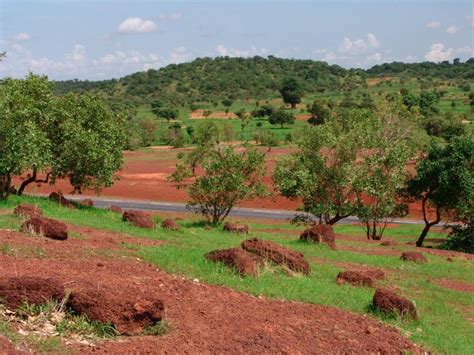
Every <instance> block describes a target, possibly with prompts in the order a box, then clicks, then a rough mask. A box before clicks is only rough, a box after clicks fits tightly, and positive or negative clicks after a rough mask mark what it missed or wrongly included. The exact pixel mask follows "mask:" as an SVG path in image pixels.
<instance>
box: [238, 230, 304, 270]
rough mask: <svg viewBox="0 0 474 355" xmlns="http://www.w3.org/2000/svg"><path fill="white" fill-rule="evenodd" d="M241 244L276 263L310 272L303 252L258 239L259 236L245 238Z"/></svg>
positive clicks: (245, 248)
mask: <svg viewBox="0 0 474 355" xmlns="http://www.w3.org/2000/svg"><path fill="white" fill-rule="evenodd" d="M241 246H242V248H243V249H244V250H246V251H248V252H250V253H253V254H256V255H258V256H260V257H262V258H264V259H266V260H269V261H272V262H274V263H275V264H279V265H285V266H287V267H288V268H289V269H290V270H293V271H296V272H301V273H303V274H309V271H310V267H309V263H308V262H307V261H306V260H305V259H304V257H303V254H301V253H299V252H297V251H294V250H291V249H288V248H285V247H282V246H281V245H278V244H276V243H274V242H271V241H268V240H258V239H257V238H252V239H247V240H244V241H243V242H242V244H241Z"/></svg>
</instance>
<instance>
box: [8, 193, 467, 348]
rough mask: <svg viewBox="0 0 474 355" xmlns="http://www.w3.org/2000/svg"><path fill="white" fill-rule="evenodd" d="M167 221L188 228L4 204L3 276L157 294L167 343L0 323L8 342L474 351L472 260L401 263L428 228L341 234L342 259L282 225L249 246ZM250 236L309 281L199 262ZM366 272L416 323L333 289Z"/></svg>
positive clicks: (254, 232)
mask: <svg viewBox="0 0 474 355" xmlns="http://www.w3.org/2000/svg"><path fill="white" fill-rule="evenodd" d="M20 202H28V203H32V204H35V205H38V206H39V207H40V208H42V209H43V211H44V213H45V216H47V217H52V218H56V219H58V220H61V221H64V222H66V223H67V224H68V227H69V231H70V237H69V239H68V240H66V241H54V240H48V239H45V238H34V237H30V236H28V235H26V234H24V233H19V232H18V230H19V226H20V224H21V223H22V220H21V219H20V218H18V217H14V216H13V215H12V210H13V208H14V207H15V206H16V205H17V204H18V203H20ZM165 217H176V218H178V219H177V221H178V223H179V224H180V226H181V230H180V231H168V230H164V229H162V228H159V227H158V228H157V229H156V230H145V229H140V228H136V227H132V226H130V225H129V224H127V223H125V222H123V221H122V220H121V216H120V215H118V214H115V213H113V212H109V211H106V210H97V209H94V208H87V207H80V208H79V209H76V210H71V209H68V208H65V207H60V206H59V205H57V204H55V203H54V202H51V201H48V200H46V199H43V198H33V197H23V198H18V197H12V198H11V199H9V200H8V201H7V202H5V201H4V202H1V203H0V230H1V233H0V250H1V254H2V255H1V263H0V269H1V271H2V274H4V275H10V276H13V275H16V276H41V275H47V276H48V277H50V275H51V270H55V272H54V274H55V277H57V278H59V279H60V280H62V281H63V282H69V283H70V284H71V285H75V284H76V285H77V286H78V287H79V285H80V284H81V282H88V283H92V284H97V285H101V286H100V287H101V289H102V292H104V293H107V292H115V293H117V292H118V293H119V294H123V295H128V296H130V297H131V295H132V294H131V293H130V291H127V289H130V287H132V288H133V289H136V288H138V289H139V290H141V291H142V292H152V293H153V294H155V296H156V297H158V298H160V299H161V300H163V301H164V303H165V306H166V325H167V326H166V332H165V333H166V334H165V335H161V336H158V335H156V336H143V335H135V336H130V337H126V336H119V337H118V336H113V337H112V339H109V340H103V339H102V338H100V337H99V338H95V339H92V340H91V339H89V343H88V345H84V343H83V344H81V343H78V342H76V341H74V340H73V339H71V338H68V336H67V334H62V333H60V334H56V335H54V336H44V335H41V334H39V335H38V334H37V335H34V334H33V335H32V334H31V333H29V334H28V335H24V334H23V335H21V334H19V333H17V332H15V331H14V326H13V325H12V324H10V323H9V322H5V321H1V320H0V329H2V333H3V334H4V335H6V336H7V337H8V338H10V339H11V340H12V341H14V342H15V343H16V344H20V345H23V346H26V347H28V348H30V349H35V350H37V351H45V350H52V351H64V350H68V351H72V352H74V351H77V350H82V351H86V350H87V349H88V348H90V346H91V345H90V343H92V344H93V345H94V347H95V351H99V352H107V351H108V352H120V351H124V349H130V348H131V347H133V348H134V349H136V350H142V351H147V349H148V350H150V349H156V347H159V348H160V349H163V351H166V350H167V349H168V350H172V349H176V346H178V344H179V346H180V349H181V350H182V351H191V352H201V351H206V350H207V351H208V350H209V349H210V346H212V349H213V351H232V352H234V351H243V352H246V351H250V350H251V351H263V352H274V351H282V350H284V351H289V352H297V351H299V350H302V349H305V348H306V349H307V347H308V346H312V347H313V349H314V350H315V351H317V350H319V351H328V350H329V351H331V350H332V351H334V349H341V351H344V349H345V351H359V352H360V351H364V352H366V351H368V352H374V351H389V352H393V351H394V350H395V349H397V351H400V349H402V348H404V349H405V350H409V351H411V352H418V351H419V349H418V350H417V348H416V347H414V346H413V345H410V343H407V342H406V340H403V338H402V337H401V335H403V336H404V337H406V338H407V339H409V340H410V341H411V342H413V343H415V344H417V346H421V347H423V349H426V350H428V351H435V352H443V353H466V354H468V353H472V351H473V350H474V348H473V347H472V342H471V341H470V335H471V334H472V332H473V330H474V327H473V319H474V308H473V306H474V304H473V302H472V294H473V293H474V278H473V275H474V273H473V264H472V263H473V260H474V259H473V257H472V255H468V254H462V253H456V252H447V251H440V250H437V249H432V248H422V249H420V248H417V251H422V252H423V254H424V255H425V256H426V257H427V258H428V264H417V263H412V262H407V261H402V260H400V254H401V253H402V252H403V251H409V250H414V249H415V247H414V246H413V245H412V242H413V240H414V237H415V236H416V235H417V233H418V232H419V231H420V228H421V226H393V227H391V228H389V229H388V230H387V232H386V236H385V237H384V240H385V241H387V240H388V241H391V242H393V244H392V245H391V246H381V245H380V244H379V242H368V241H366V240H365V238H364V237H363V235H362V229H361V228H360V227H358V226H351V225H344V226H339V227H336V233H337V236H336V240H337V242H336V244H337V249H336V250H331V249H330V248H328V247H327V246H325V245H314V244H307V243H304V242H300V241H298V235H299V234H300V232H301V231H302V229H301V228H299V227H295V226H292V225H289V224H287V223H285V222H279V223H275V222H274V221H265V220H245V221H243V220H241V221H240V222H245V223H248V224H249V225H250V229H251V232H250V234H249V235H248V236H241V235H235V234H229V233H226V232H223V231H222V229H221V227H216V228H209V227H207V226H206V225H204V224H203V223H202V222H201V221H200V220H199V219H198V218H196V217H194V216H191V215H186V214H181V215H172V214H160V215H159V216H155V217H154V218H155V221H157V222H160V221H161V220H162V219H163V218H165ZM250 237H258V238H259V239H263V240H271V241H274V242H277V243H278V244H280V245H283V246H286V247H289V248H292V249H294V250H297V251H299V252H301V253H303V255H304V257H305V258H306V260H308V261H309V263H310V266H311V273H310V274H309V275H308V276H304V275H300V274H288V272H287V271H285V269H282V268H280V267H277V266H274V265H272V264H268V265H266V266H265V267H264V268H263V269H262V270H261V271H260V273H259V276H258V278H257V279H253V278H251V277H240V276H238V275H237V274H235V273H234V272H233V271H232V270H230V269H228V268H226V267H224V266H221V265H219V264H214V263H211V262H209V261H206V260H205V259H204V257H203V256H204V254H206V253H207V252H209V251H211V250H215V249H222V248H229V247H235V246H238V245H239V243H240V242H241V241H242V240H244V239H247V238H250ZM445 237H446V234H445V233H444V232H442V231H441V230H439V229H438V230H435V231H433V232H431V233H430V235H429V236H428V244H427V246H428V247H429V246H436V245H438V243H439V241H441V240H443V239H444V238H445ZM367 269H369V270H374V269H377V270H383V271H384V273H385V274H386V279H385V280H383V281H379V285H380V286H383V287H387V288H390V289H393V290H396V291H397V292H398V293H400V294H402V295H403V296H405V297H407V298H409V299H411V300H413V301H414V303H415V304H416V307H417V310H418V313H419V320H416V321H409V320H404V319H401V318H398V319H397V318H390V317H386V316H382V315H380V314H378V313H376V312H375V313H374V312H373V311H372V310H371V308H370V307H369V306H370V303H371V299H372V295H373V292H374V289H373V288H369V287H355V286H349V285H338V284H336V282H335V278H336V276H337V274H338V273H339V272H340V271H342V270H367ZM119 283H120V288H117V285H118V284H119ZM73 287H74V286H73ZM120 290H121V291H120ZM235 291H236V292H235ZM289 301H292V302H289ZM294 302H296V303H294ZM333 307H335V308H333ZM361 315H362V317H361ZM275 319H280V320H283V321H282V322H275ZM380 321H381V322H382V323H383V324H385V326H383V327H382V326H381V323H379V322H380ZM392 327H394V328H395V329H398V331H396V330H394V328H392ZM257 329H258V332H257V333H258V334H259V335H258V336H257V333H256V330H257ZM315 334H317V339H314V338H313V336H315ZM249 339H250V341H249ZM308 342H311V345H309V343H308Z"/></svg>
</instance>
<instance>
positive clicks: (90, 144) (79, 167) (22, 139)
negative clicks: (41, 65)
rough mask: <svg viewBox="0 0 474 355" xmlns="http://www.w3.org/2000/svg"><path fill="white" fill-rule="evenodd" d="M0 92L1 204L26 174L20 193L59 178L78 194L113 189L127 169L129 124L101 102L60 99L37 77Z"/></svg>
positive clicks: (8, 82)
mask: <svg viewBox="0 0 474 355" xmlns="http://www.w3.org/2000/svg"><path fill="white" fill-rule="evenodd" d="M0 90H1V92H0V107H1V112H2V119H1V120H0V199H1V198H6V197H8V195H9V194H10V193H11V191H12V186H11V184H12V178H13V177H14V176H19V175H22V174H24V173H26V172H29V174H28V177H27V178H26V179H25V180H24V181H23V182H22V183H21V185H20V187H19V188H18V193H19V194H21V193H22V192H23V191H24V189H25V188H26V186H27V185H28V184H31V183H47V182H50V183H51V184H54V183H55V181H56V180H57V179H59V178H68V179H69V181H70V183H71V185H72V187H73V188H74V190H75V191H81V190H82V189H85V188H94V189H96V190H97V191H98V190H100V189H101V188H103V187H107V186H111V185H112V183H113V181H114V178H113V174H114V173H115V172H116V171H117V170H118V169H119V168H120V166H121V164H122V149H123V147H124V140H125V136H124V132H123V120H122V118H121V117H117V116H116V115H114V114H113V113H112V112H111V111H110V110H108V109H107V107H106V106H105V104H104V103H103V102H102V101H101V100H100V99H99V98H97V97H94V96H91V95H89V94H84V95H81V96H76V95H73V94H68V95H65V96H64V97H61V98H54V97H53V95H52V91H51V84H50V83H49V82H48V80H47V78H46V77H40V76H36V75H33V74H30V75H29V76H28V77H27V78H26V79H25V80H16V79H6V80H5V81H4V82H3V84H2V86H1V87H0ZM79 147H80V149H78V148H79ZM41 173H43V174H44V175H45V176H46V177H45V178H39V174H41Z"/></svg>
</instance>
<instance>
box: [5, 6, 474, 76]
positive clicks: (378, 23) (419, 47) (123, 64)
mask: <svg viewBox="0 0 474 355" xmlns="http://www.w3.org/2000/svg"><path fill="white" fill-rule="evenodd" d="M473 30H474V27H473V5H472V2H471V1H458V0H449V1H448V0H444V1H443V0H441V1H428V0H418V1H416V0H411V1H410V0H398V1H397V0H378V1H375V0H360V1H356V0H345V1H342V0H341V1H339V0H333V1H318V0H314V1H270V0H267V1H250V0H243V1H232V0H230V1H217V0H215V1H184V0H183V1H180V0H177V1H176V0H175V1H151V0H149V1H145V0H138V1H132V0H128V1H125V0H119V1H112V0H95V1H94V0H81V1H78V0H62V1H59V0H29V1H25V0H0V51H6V52H7V58H6V59H4V61H3V62H2V63H0V77H5V76H14V77H22V76H24V75H25V74H26V73H28V71H33V72H35V73H40V74H46V75H48V76H49V77H50V78H52V79H74V78H79V79H90V80H97V79H107V78H112V77H121V76H124V75H126V74H129V73H133V72H136V71H141V70H147V69H149V68H159V67H161V66H164V65H167V64H169V63H180V62H185V61H190V60H192V59H194V58H196V57H204V56H210V57H215V56H221V55H228V56H254V55H260V56H267V55H275V56H278V57H287V58H305V59H315V60H324V61H327V62H329V63H331V64H339V65H341V66H344V67H363V68H366V67H370V66H372V65H374V64H378V63H384V62H392V61H404V62H421V61H426V60H428V61H434V62H438V61H442V60H452V59H453V58H456V57H459V58H461V59H462V60H466V59H468V58H469V57H474V53H473V48H474V45H473Z"/></svg>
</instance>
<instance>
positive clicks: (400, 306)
mask: <svg viewBox="0 0 474 355" xmlns="http://www.w3.org/2000/svg"><path fill="white" fill-rule="evenodd" d="M372 305H373V306H374V308H376V309H378V310H380V311H381V312H384V313H388V314H393V313H395V314H398V315H401V316H403V317H409V318H412V319H417V318H418V315H417V312H416V308H415V305H414V304H413V302H412V301H410V300H408V299H406V298H403V297H400V296H399V295H397V294H396V293H394V292H392V291H389V290H386V289H382V288H378V289H377V290H375V294H374V298H373V300H372Z"/></svg>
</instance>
